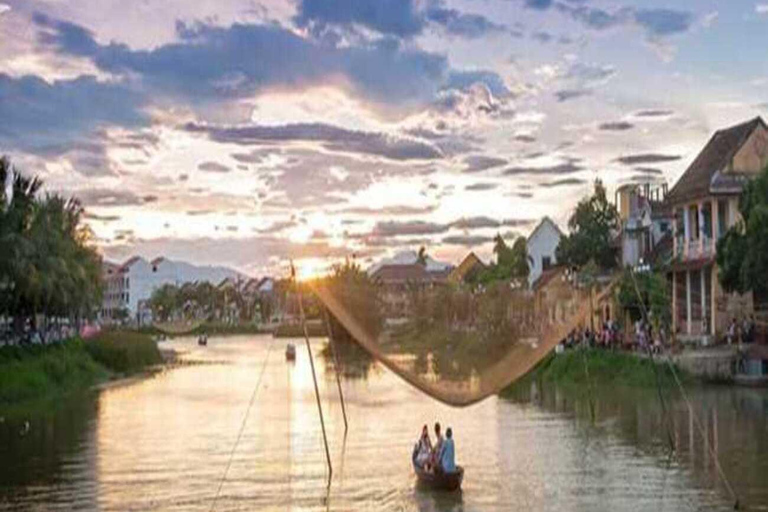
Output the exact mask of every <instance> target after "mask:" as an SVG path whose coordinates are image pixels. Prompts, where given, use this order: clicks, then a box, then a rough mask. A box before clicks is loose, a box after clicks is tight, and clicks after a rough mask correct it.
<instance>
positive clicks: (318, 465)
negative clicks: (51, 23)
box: [0, 336, 768, 512]
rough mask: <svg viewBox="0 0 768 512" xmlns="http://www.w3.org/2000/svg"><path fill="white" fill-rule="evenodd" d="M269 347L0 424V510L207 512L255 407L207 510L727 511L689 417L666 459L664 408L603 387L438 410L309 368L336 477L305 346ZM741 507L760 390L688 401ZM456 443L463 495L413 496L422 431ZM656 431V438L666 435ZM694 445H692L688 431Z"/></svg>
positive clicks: (763, 476) (763, 441)
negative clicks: (414, 459)
mask: <svg viewBox="0 0 768 512" xmlns="http://www.w3.org/2000/svg"><path fill="white" fill-rule="evenodd" d="M285 344H286V341H285V340H274V341H273V340H272V339H271V338H269V337H254V336H243V337H230V338H226V339H217V338H211V339H210V341H209V346H208V347H207V348H198V347H197V346H196V345H195V344H194V340H193V339H180V340H176V341H173V342H168V345H169V346H173V347H175V348H178V349H180V350H184V351H185V352H186V356H185V358H186V359H188V360H195V361H200V362H201V364H194V365H188V366H184V367H181V368H178V369H175V370H172V371H167V372H164V373H161V374H158V375H156V376H155V377H152V378H150V379H147V380H143V381H139V382H135V383H133V384H130V385H126V386H121V387H116V388H112V389H106V390H103V391H101V392H93V393H89V394H87V395H84V396H78V397H74V398H72V399H71V400H68V402H67V403H65V404H59V406H58V407H55V408H50V409H49V410H47V411H45V412H40V413H38V414H34V415H31V416H29V418H30V423H31V429H30V431H29V433H28V434H26V435H25V436H21V435H20V432H19V430H20V428H21V427H20V421H22V419H20V418H15V417H14V418H5V419H4V420H3V421H2V422H1V423H0V510H35V511H37V510H40V511H43V510H46V511H47V510H120V511H126V510H201V511H202V510H211V507H212V505H213V500H214V497H215V495H216V492H217V488H218V486H219V482H220V481H221V477H222V474H223V472H224V470H225V468H226V466H227V462H228V460H229V458H230V453H231V451H232V447H233V445H234V442H235V439H236V437H237V434H238V431H239V430H240V426H241V422H242V420H243V416H244V414H245V411H246V407H247V404H248V402H249V400H250V398H251V394H252V392H253V390H254V388H255V387H256V386H257V384H258V387H257V388H256V392H255V398H254V404H253V407H252V408H251V410H250V414H249V415H248V417H247V420H246V423H245V428H244V430H243V435H242V438H241V440H240V443H239V445H238V446H237V449H236V451H235V452H234V457H233V460H232V465H231V467H230V469H229V472H228V475H227V478H226V481H224V483H223V485H222V487H221V492H220V496H219V498H218V501H217V502H216V505H215V510H328V509H329V510H423V511H431V510H505V511H508V510H513V511H514V510H520V511H523V510H525V511H528V510H552V511H569V510H584V511H590V512H592V511H600V510H609V511H614V510H638V511H641V510H642V511H647V510H654V511H656V512H661V511H664V510H668V511H677V510H691V511H694V510H729V509H730V508H731V506H732V503H731V502H730V499H729V497H728V493H727V491H726V490H725V488H724V487H723V486H722V485H721V484H720V483H719V480H718V478H717V474H716V469H715V466H714V462H713V458H712V457H711V456H710V455H709V454H708V452H707V451H706V450H705V448H704V441H703V438H702V437H701V436H699V435H698V434H697V433H696V432H695V428H694V426H693V424H692V423H691V418H689V416H688V414H687V412H686V409H685V408H684V406H683V405H682V404H681V403H680V402H679V401H677V400H675V401H673V403H672V404H671V406H670V407H671V412H670V414H669V416H668V418H669V419H671V424H672V426H671V428H670V431H671V432H672V433H673V437H674V440H675V443H676V445H677V446H678V447H679V452H678V454H677V455H676V456H675V457H673V458H671V459H670V458H669V457H668V456H667V454H668V449H667V437H666V435H664V433H663V432H664V430H663V424H664V421H663V420H664V418H665V416H664V415H662V413H661V408H660V406H659V402H658V398H657V397H656V395H655V394H654V393H634V394H627V393H621V394H619V393H617V392H615V391H607V390H601V391H598V392H597V393H596V394H595V395H594V396H593V404H594V410H595V420H594V421H592V419H591V416H592V415H591V414H590V412H589V411H590V407H589V404H588V403H586V402H584V401H581V402H579V401H575V402H574V401H571V400H570V399H569V398H568V396H569V393H567V392H566V390H560V389H536V388H531V389H530V390H525V391H524V392H522V393H520V394H519V396H518V397H516V399H515V400H514V401H512V400H508V399H502V398H491V399H488V400H486V401H484V402H482V403H480V404H478V405H475V406H472V407H470V408H466V409H452V408H449V407H446V406H442V405H440V404H438V403H436V402H434V401H432V400H431V399H429V398H428V397H426V396H423V395H422V394H420V393H419V392H417V391H415V390H413V389H412V388H410V387H409V386H408V385H407V384H405V383H403V382H401V381H400V380H399V379H397V378H396V377H394V376H393V375H392V374H390V373H389V372H387V371H386V370H384V369H382V368H379V367H377V366H373V367H372V368H370V369H369V371H367V372H366V371H365V367H363V368H362V369H361V368H360V367H355V368H353V369H354V372H352V373H354V374H355V377H354V378H351V377H350V378H346V379H345V380H344V381H343V382H342V385H343V387H344V393H345V397H346V400H347V411H348V414H349V418H350V431H349V434H348V435H347V437H346V439H345V438H344V424H343V419H342V415H341V408H340V405H339V403H338V399H337V390H336V383H335V379H334V378H333V374H332V373H331V372H330V369H329V371H328V372H326V364H325V362H324V360H323V358H322V357H320V356H319V355H317V352H319V350H320V348H321V346H322V343H321V342H320V341H317V342H314V346H315V351H316V355H317V358H316V363H317V370H318V373H319V379H320V386H321V392H322V395H323V407H324V411H325V413H326V426H327V428H328V432H329V438H330V444H331V456H332V458H333V464H334V467H333V469H334V473H333V482H332V485H331V487H330V490H327V489H326V478H327V472H326V466H325V452H324V449H323V444H322V435H321V431H320V424H319V421H318V417H317V408H316V403H315V398H314V394H313V389H312V378H311V373H310V368H309V362H308V359H307V357H306V353H305V351H303V350H302V349H303V345H302V344H300V343H297V348H299V350H298V357H297V361H296V362H295V363H294V364H289V363H286V361H285V357H284V350H285ZM692 400H693V403H694V406H695V407H696V408H697V411H698V412H699V414H700V415H701V417H702V420H703V423H704V425H705V429H706V435H707V436H708V437H709V439H710V441H711V442H712V444H713V447H714V448H715V449H716V450H717V451H718V453H719V454H720V457H721V459H722V462H723V468H724V470H725V472H726V473H727V474H728V475H729V478H730V479H731V481H732V483H733V484H734V487H735V488H736V490H737V492H738V493H739V494H740V495H741V498H742V502H746V503H747V504H748V505H749V506H750V509H751V510H755V509H757V510H760V509H762V510H768V421H767V417H768V392H767V391H757V390H748V389H730V388H713V389H708V390H706V391H700V392H696V393H692ZM435 419H439V420H440V421H441V422H442V423H443V424H444V425H450V426H452V427H453V429H454V432H455V435H454V436H455V439H456V445H457V451H458V456H457V458H458V462H459V463H460V464H462V465H464V466H465V468H466V476H465V480H464V485H463V492H462V493H458V494H448V495H445V494H434V493H431V492H429V491H424V490H421V489H419V488H417V487H416V485H415V481H414V477H413V474H412V470H411V466H410V452H411V448H412V446H413V443H414V441H415V439H416V437H417V434H418V433H419V429H420V427H421V425H422V424H423V423H427V422H429V423H432V422H433V421H434V420H435ZM660 432H661V433H660ZM692 432H693V434H692Z"/></svg>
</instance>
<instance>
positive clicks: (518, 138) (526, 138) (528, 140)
mask: <svg viewBox="0 0 768 512" xmlns="http://www.w3.org/2000/svg"><path fill="white" fill-rule="evenodd" d="M513 139H514V140H516V141H517V142H525V143H526V144H530V143H532V142H536V137H534V136H532V135H525V134H521V135H515V136H514V137H513Z"/></svg>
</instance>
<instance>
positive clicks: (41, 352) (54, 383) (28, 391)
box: [0, 340, 109, 405]
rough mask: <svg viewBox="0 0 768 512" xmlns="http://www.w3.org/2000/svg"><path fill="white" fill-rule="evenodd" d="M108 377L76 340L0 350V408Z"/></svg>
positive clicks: (104, 370) (86, 384)
mask: <svg viewBox="0 0 768 512" xmlns="http://www.w3.org/2000/svg"><path fill="white" fill-rule="evenodd" d="M108 375H109V372H108V371H107V369H106V368H105V367H103V366H102V365H100V364H98V363H97V362H96V361H94V360H93V358H91V356H90V355H89V354H88V352H87V351H86V350H85V346H84V342H83V341H80V340H73V341H70V342H68V343H66V344H64V345H56V346H51V347H23V348H22V347H4V348H3V349H2V350H0V404H2V405H7V404H13V403H18V402H23V401H25V400H33V399H37V398H40V397H42V396H45V395H48V394H52V393H61V392H68V391H71V390H73V389H76V388H82V387H87V386H90V385H93V384H95V383H96V382H98V381H100V380H103V379H105V378H107V376H108Z"/></svg>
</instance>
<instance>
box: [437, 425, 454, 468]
mask: <svg viewBox="0 0 768 512" xmlns="http://www.w3.org/2000/svg"><path fill="white" fill-rule="evenodd" d="M440 469H441V471H442V472H443V473H454V472H455V471H456V450H455V448H454V446H453V431H452V430H451V427H448V428H447V429H446V430H445V441H444V442H443V449H442V453H441V455H440Z"/></svg>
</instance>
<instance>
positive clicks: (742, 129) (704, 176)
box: [667, 117, 766, 203]
mask: <svg viewBox="0 0 768 512" xmlns="http://www.w3.org/2000/svg"><path fill="white" fill-rule="evenodd" d="M760 125H762V126H763V127H766V125H765V122H764V121H763V119H762V118H760V117H756V118H754V119H752V120H750V121H747V122H746V123H742V124H737V125H735V126H731V127H730V128H725V129H723V130H718V131H716V132H715V134H714V135H712V138H711V139H709V142H707V145H706V146H704V149H702V150H701V153H699V155H698V156H697V157H696V159H695V160H694V161H693V162H692V163H691V165H689V166H688V169H686V171H685V172H684V173H683V175H682V176H681V177H680V179H679V180H678V181H677V183H675V186H674V187H672V190H670V191H669V195H668V196H667V200H668V201H670V202H672V203H677V202H682V201H688V200H691V199H696V198H699V197H704V196H707V195H709V193H710V184H711V182H712V178H713V177H714V175H715V173H717V172H718V171H723V170H725V169H726V168H727V167H728V163H729V162H730V161H731V159H732V158H733V156H734V154H735V153H736V152H737V151H738V150H739V148H741V146H742V145H743V144H744V142H746V140H747V138H748V137H749V136H750V134H752V132H753V131H754V130H755V128H757V127H758V126H760Z"/></svg>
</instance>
